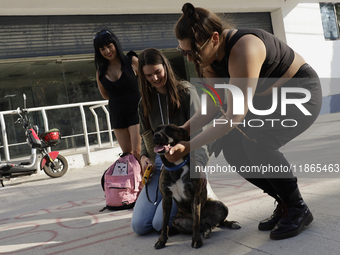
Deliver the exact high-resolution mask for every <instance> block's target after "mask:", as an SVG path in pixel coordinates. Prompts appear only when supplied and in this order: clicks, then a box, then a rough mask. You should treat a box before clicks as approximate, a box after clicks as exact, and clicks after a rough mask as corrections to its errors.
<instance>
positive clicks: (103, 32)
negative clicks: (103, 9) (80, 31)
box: [93, 30, 111, 40]
mask: <svg viewBox="0 0 340 255" xmlns="http://www.w3.org/2000/svg"><path fill="white" fill-rule="evenodd" d="M106 34H109V35H110V34H111V33H110V32H109V31H107V30H105V31H102V32H100V33H97V34H96V35H95V36H93V40H96V39H97V38H98V37H99V36H101V35H106Z"/></svg>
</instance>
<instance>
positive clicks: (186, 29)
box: [174, 3, 227, 78]
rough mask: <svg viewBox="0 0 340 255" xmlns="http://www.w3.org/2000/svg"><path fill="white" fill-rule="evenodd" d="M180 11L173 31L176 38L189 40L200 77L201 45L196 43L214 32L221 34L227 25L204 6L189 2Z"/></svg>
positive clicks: (201, 75) (201, 74)
mask: <svg viewBox="0 0 340 255" xmlns="http://www.w3.org/2000/svg"><path fill="white" fill-rule="evenodd" d="M182 12H183V14H182V16H181V17H180V19H179V20H178V21H177V23H176V24H175V27H174V32H175V35H176V37H177V39H178V40H185V39H189V40H190V41H191V50H192V52H193V58H194V63H195V68H196V71H197V74H198V77H200V78H201V77H203V71H202V68H201V62H202V57H201V55H200V53H201V46H200V45H199V44H198V43H203V42H205V41H206V40H208V39H209V38H210V37H211V36H212V35H213V33H214V32H218V34H219V35H220V36H221V34H222V32H223V30H224V29H225V28H227V26H226V25H225V24H224V23H223V22H222V21H221V19H220V18H219V16H217V15H216V14H215V13H213V12H211V11H209V10H207V9H204V8H200V7H196V8H195V7H194V6H193V5H192V4H191V3H186V4H184V5H183V7H182Z"/></svg>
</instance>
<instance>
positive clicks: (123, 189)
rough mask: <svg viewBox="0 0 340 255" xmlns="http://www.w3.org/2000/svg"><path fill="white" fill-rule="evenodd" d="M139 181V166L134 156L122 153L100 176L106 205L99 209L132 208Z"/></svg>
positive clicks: (137, 193) (139, 185) (140, 178)
mask: <svg viewBox="0 0 340 255" xmlns="http://www.w3.org/2000/svg"><path fill="white" fill-rule="evenodd" d="M141 182H142V177H141V167H140V165H139V163H138V161H137V159H136V158H135V156H134V155H132V154H130V153H125V154H122V155H121V156H120V157H119V158H118V159H117V161H116V162H115V163H113V164H112V165H111V166H110V167H109V168H108V169H107V170H106V171H105V172H104V174H103V176H102V179H101V185H102V188H103V191H104V193H105V199H106V207H104V208H103V209H102V210H101V211H103V210H105V209H109V210H123V209H129V208H132V207H133V206H134V205H135V202H136V200H137V197H138V195H139V192H140V190H141Z"/></svg>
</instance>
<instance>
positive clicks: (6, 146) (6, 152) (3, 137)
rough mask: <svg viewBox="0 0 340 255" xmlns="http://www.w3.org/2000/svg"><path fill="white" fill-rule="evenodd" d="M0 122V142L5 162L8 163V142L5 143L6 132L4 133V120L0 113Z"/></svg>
mask: <svg viewBox="0 0 340 255" xmlns="http://www.w3.org/2000/svg"><path fill="white" fill-rule="evenodd" d="M0 122H1V132H2V141H3V142H4V152H5V159H6V161H10V160H11V159H10V156H9V150H8V141H7V132H6V124H5V118H4V115H3V114H2V113H0Z"/></svg>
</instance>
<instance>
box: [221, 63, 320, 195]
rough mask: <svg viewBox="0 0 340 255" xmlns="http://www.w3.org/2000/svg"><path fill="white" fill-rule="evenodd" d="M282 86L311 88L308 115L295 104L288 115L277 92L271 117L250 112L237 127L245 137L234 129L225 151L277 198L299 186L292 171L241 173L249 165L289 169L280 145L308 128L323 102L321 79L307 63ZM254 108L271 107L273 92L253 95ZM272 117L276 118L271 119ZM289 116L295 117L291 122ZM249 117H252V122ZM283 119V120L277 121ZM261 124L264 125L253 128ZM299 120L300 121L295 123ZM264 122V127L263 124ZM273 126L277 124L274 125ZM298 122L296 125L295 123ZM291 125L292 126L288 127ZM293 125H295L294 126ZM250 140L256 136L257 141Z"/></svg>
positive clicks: (294, 96)
mask: <svg viewBox="0 0 340 255" xmlns="http://www.w3.org/2000/svg"><path fill="white" fill-rule="evenodd" d="M283 87H300V88H305V89H307V90H309V91H310V93H311V99H310V100H309V101H308V102H307V103H304V104H303V106H304V107H305V108H306V109H307V110H308V111H309V112H310V113H311V115H309V116H308V115H307V116H305V115H304V114H303V113H302V111H301V110H299V109H298V108H297V107H296V105H294V104H287V114H286V115H285V116H282V115H281V93H280V91H281V89H280V88H279V89H278V91H279V93H278V107H277V109H276V110H275V112H273V113H272V114H270V115H269V116H259V115H254V114H252V113H251V112H249V113H248V114H247V115H246V118H245V124H239V125H238V127H239V128H240V129H242V130H243V131H244V133H245V134H246V135H247V136H248V138H250V139H248V138H247V137H246V136H244V135H243V134H242V133H241V132H240V131H239V130H237V129H236V128H234V129H233V130H232V131H231V132H230V133H228V134H227V135H225V136H224V137H223V138H222V139H223V140H222V141H221V142H223V154H224V157H225V159H226V160H227V162H228V163H229V164H230V165H231V166H235V167H236V168H237V170H238V173H239V174H240V175H242V176H243V177H244V178H245V179H247V180H248V181H249V182H251V183H252V184H254V185H256V186H257V187H259V188H260V189H262V190H263V191H264V192H266V193H268V194H269V195H270V196H272V197H274V198H276V199H277V196H279V197H281V198H282V197H285V196H287V195H289V194H291V193H292V192H293V191H294V190H295V189H296V188H297V180H296V178H294V176H293V173H292V172H291V171H289V172H285V173H284V172H283V171H280V172H279V173H274V174H262V173H254V172H253V173H249V172H248V173H245V172H243V173H242V172H240V170H243V171H244V169H245V168H246V167H248V170H249V169H250V167H253V169H254V166H255V167H256V166H257V167H258V169H259V168H260V167H263V166H266V167H268V168H269V167H272V168H274V167H276V169H279V168H281V169H283V168H284V169H285V170H287V169H290V164H289V163H288V161H287V160H286V158H285V157H284V155H283V154H282V153H281V152H280V151H279V150H278V149H279V148H280V147H281V146H283V145H285V144H286V143H287V142H289V141H291V140H292V139H294V138H295V137H297V136H298V135H300V134H301V133H303V132H304V131H305V130H306V129H308V128H309V127H310V126H311V125H312V124H313V122H314V121H315V120H316V118H317V117H318V115H319V112H320V109H321V103H322V94H321V86H320V80H319V78H318V75H317V74H316V72H315V71H314V70H313V69H312V68H311V67H310V66H309V65H308V64H304V65H303V66H302V67H301V68H300V69H299V71H298V72H297V73H296V75H295V76H294V77H293V78H292V79H290V80H289V81H288V82H287V83H285V84H284V85H283V86H282V87H281V88H283ZM287 97H288V98H289V99H297V98H304V97H305V95H304V94H302V93H288V94H287ZM253 105H254V108H255V109H258V110H260V109H263V110H265V109H269V108H270V107H271V106H272V95H269V96H255V97H254V98H253ZM269 119H272V120H275V121H274V122H273V121H268V120H269ZM289 119H290V120H291V119H293V120H295V122H293V121H289ZM249 120H252V121H250V122H249ZM278 120H280V121H278ZM282 121H283V124H284V125H281V123H282ZM248 123H250V125H251V126H261V127H250V125H248ZM296 123H297V124H296ZM262 124H263V126H262ZM272 125H274V127H272ZM295 125H296V126H295ZM288 126H290V127H288ZM292 126H294V127H292ZM251 139H255V140H256V142H254V141H252V140H251Z"/></svg>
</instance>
